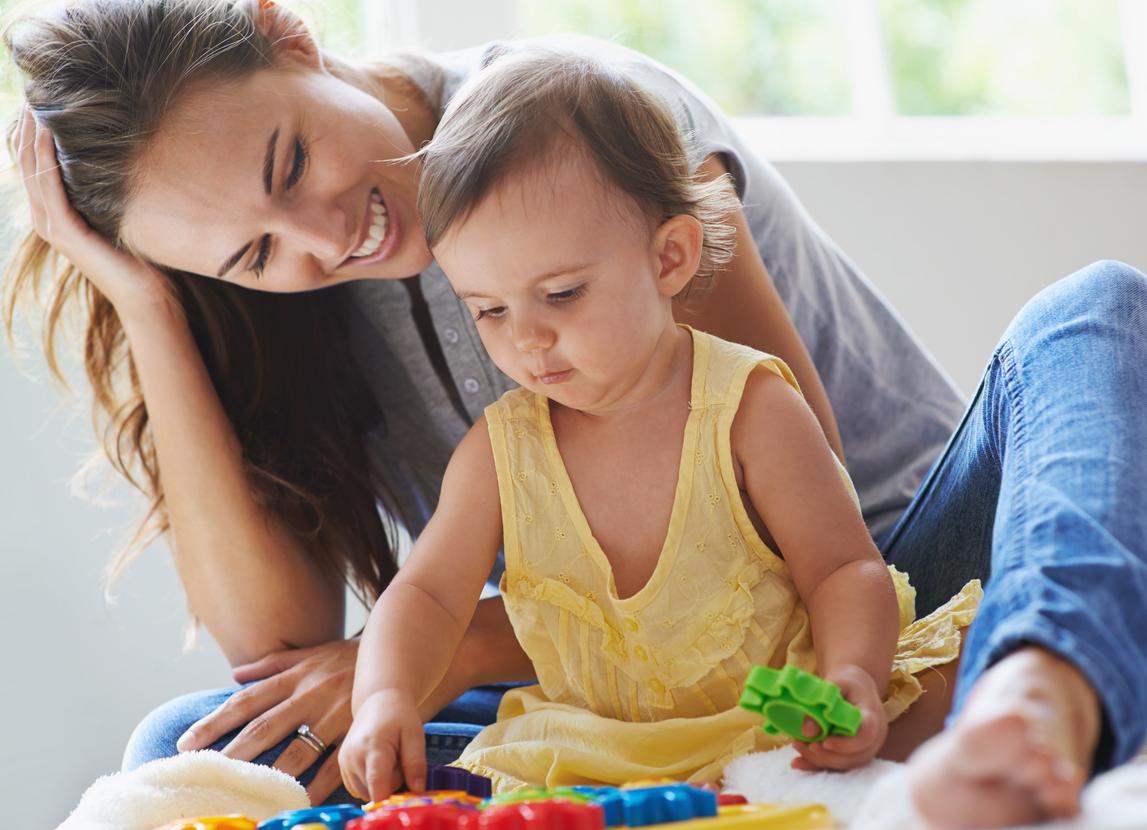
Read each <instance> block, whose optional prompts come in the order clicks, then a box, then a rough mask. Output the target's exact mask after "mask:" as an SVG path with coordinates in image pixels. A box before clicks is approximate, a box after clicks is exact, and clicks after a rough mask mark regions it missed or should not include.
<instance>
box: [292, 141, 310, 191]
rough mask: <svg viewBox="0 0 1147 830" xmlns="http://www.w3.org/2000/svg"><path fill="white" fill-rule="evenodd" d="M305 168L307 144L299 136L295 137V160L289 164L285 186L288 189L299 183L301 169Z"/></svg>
mask: <svg viewBox="0 0 1147 830" xmlns="http://www.w3.org/2000/svg"><path fill="white" fill-rule="evenodd" d="M306 169H307V146H306V145H305V144H303V140H302V139H301V138H296V139H295V160H294V162H293V163H292V164H291V172H290V173H288V174H287V188H288V189H290V188H292V187H294V186H295V185H296V184H298V183H299V179H301V178H302V177H303V171H304V170H306Z"/></svg>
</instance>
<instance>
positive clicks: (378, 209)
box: [351, 192, 390, 259]
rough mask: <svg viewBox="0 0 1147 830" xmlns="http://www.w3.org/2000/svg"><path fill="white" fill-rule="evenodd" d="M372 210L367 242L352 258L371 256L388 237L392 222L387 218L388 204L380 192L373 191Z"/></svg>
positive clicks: (371, 196)
mask: <svg viewBox="0 0 1147 830" xmlns="http://www.w3.org/2000/svg"><path fill="white" fill-rule="evenodd" d="M370 212H371V221H370V230H369V231H368V232H367V235H366V242H364V243H362V247H361V248H359V249H358V250H357V251H355V252H354V253H353V254H351V259H358V258H362V257H367V256H370V255H371V254H373V253H374V252H375V251H377V250H378V246H379V245H381V244H382V240H384V239H386V230H387V228H388V227H389V224H390V223H389V220H388V219H387V218H386V205H385V204H383V201H382V196H380V195H379V194H378V193H374V192H372V193H371V194H370Z"/></svg>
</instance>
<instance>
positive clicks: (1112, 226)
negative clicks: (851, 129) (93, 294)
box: [0, 162, 1147, 827]
mask: <svg viewBox="0 0 1147 830" xmlns="http://www.w3.org/2000/svg"><path fill="white" fill-rule="evenodd" d="M781 170H782V172H783V173H784V174H785V175H786V176H787V177H788V179H789V180H790V182H791V183H792V184H793V186H794V188H795V190H796V191H797V193H798V194H799V195H800V197H801V198H802V199H803V201H804V203H805V205H806V206H807V207H808V209H809V211H810V212H811V213H812V215H813V216H814V217H816V218H817V220H818V221H819V222H820V223H821V224H822V225H823V226H824V227H825V228H826V229H827V230H828V232H829V233H830V234H831V235H832V236H833V237H835V238H836V240H837V241H838V242H839V243H840V244H841V246H842V247H843V248H844V250H845V251H846V252H848V253H849V254H850V255H851V256H852V257H853V259H854V260H855V261H856V262H857V263H858V264H859V265H860V266H861V268H863V269H864V270H865V271H866V272H867V273H868V275H869V276H870V277H871V278H872V279H873V281H874V282H875V283H876V284H877V286H878V287H879V288H880V290H882V291H883V292H884V293H885V294H886V295H887V296H888V297H889V298H890V299H891V300H892V301H893V303H894V304H895V305H896V306H897V307H898V308H899V310H900V311H901V313H902V314H903V315H904V316H905V318H906V319H907V320H908V322H909V324H910V325H911V326H912V328H913V329H914V330H915V331H916V332H917V334H918V335H919V336H920V337H921V339H922V340H923V341H924V343H925V344H926V345H927V346H928V347H929V348H930V349H932V350H933V352H934V353H935V354H936V355H937V356H938V357H939V359H940V361H941V362H942V364H943V365H944V366H945V367H946V368H947V369H948V371H950V372H951V373H952V375H953V377H954V378H955V379H956V381H957V382H958V383H959V385H960V386H961V388H962V389H963V390H964V391H965V392H966V393H968V394H970V393H971V391H972V390H973V389H974V388H975V385H976V383H977V380H978V377H979V373H980V371H981V368H982V366H983V363H984V361H985V360H986V359H987V357H988V356H989V354H990V353H991V350H992V346H993V344H994V343H995V340H996V338H997V336H998V335H999V333H1000V332H1001V331H1002V330H1003V328H1004V326H1005V324H1006V322H1007V320H1008V319H1009V318H1010V317H1011V315H1012V314H1013V313H1014V312H1015V311H1016V310H1017V309H1018V308H1019V307H1020V305H1021V304H1022V303H1023V301H1024V299H1025V298H1026V297H1028V296H1030V295H1031V294H1032V293H1034V292H1035V291H1036V290H1038V289H1039V288H1040V287H1042V286H1043V285H1046V284H1047V283H1048V282H1050V281H1052V280H1053V279H1055V278H1056V277H1057V276H1060V275H1062V274H1065V273H1068V272H1070V271H1072V270H1074V269H1076V268H1078V267H1080V266H1082V265H1084V264H1086V263H1088V262H1090V261H1092V260H1095V259H1099V258H1103V257H1114V258H1120V259H1124V260H1126V261H1128V262H1130V263H1132V264H1133V265H1135V266H1137V267H1138V268H1140V269H1145V268H1147V237H1145V235H1144V233H1143V229H1142V227H1141V224H1142V217H1143V216H1147V165H1143V164H1123V163H1121V164H1110V165H1105V164H1011V163H1008V164H992V163H955V162H949V163H831V164H826V163H813V162H800V163H796V162H792V163H787V164H783V165H781ZM0 402H2V405H0V527H2V528H3V534H2V535H0V562H2V563H3V564H2V568H3V579H0V655H2V656H3V669H2V671H0V713H3V715H2V716H3V718H4V727H3V729H2V730H0V741H2V743H3V748H2V750H0V795H2V799H0V800H2V801H3V803H4V811H5V814H6V815H7V816H8V823H9V825H10V826H12V827H25V826H26V827H48V826H52V825H53V824H54V823H55V822H57V821H58V820H60V819H61V818H62V817H63V816H64V815H65V814H66V813H67V811H68V810H70V809H71V808H72V807H73V806H74V804H75V803H76V801H77V799H78V797H79V795H80V793H81V792H82V791H83V789H84V788H85V787H86V786H87V784H89V783H90V782H91V781H92V780H93V779H94V778H95V777H96V776H97V775H99V774H101V773H105V772H109V771H111V770H113V769H115V768H116V767H117V765H118V763H119V757H120V753H121V751H122V748H123V743H124V741H125V740H126V738H127V735H128V733H129V732H130V730H131V727H132V726H133V724H134V723H135V722H136V721H137V720H138V719H139V718H140V717H142V716H143V714H144V713H146V712H147V711H148V709H149V708H150V707H152V706H153V705H155V704H157V703H159V702H161V701H163V700H165V699H167V698H169V697H173V696H175V695H177V694H179V693H181V692H184V691H188V690H192V689H197V688H206V687H212V686H218V685H225V684H226V683H227V682H228V674H227V670H226V665H225V663H224V661H223V660H222V659H221V658H220V656H219V655H218V653H217V652H216V651H215V650H214V649H213V648H212V647H211V645H210V643H207V644H206V646H205V647H204V648H203V649H201V650H200V651H198V652H196V653H192V654H188V655H181V654H180V644H181V636H182V624H183V619H184V610H183V609H184V605H183V599H182V596H181V594H180V591H179V588H178V587H177V584H176V582H175V579H174V573H173V570H172V567H171V564H170V561H169V559H168V557H167V554H166V553H165V552H164V551H163V550H162V548H158V549H155V550H152V551H149V552H148V553H147V554H146V555H145V556H144V558H143V559H141V560H140V561H139V562H138V563H137V564H136V565H135V566H134V567H133V568H132V569H131V570H130V571H129V572H128V574H127V576H126V577H125V578H124V579H123V580H122V581H121V583H120V588H119V594H120V601H119V604H118V605H117V606H115V607H107V606H105V605H104V604H103V601H102V598H101V589H100V580H101V569H102V566H103V563H104V562H105V560H106V558H107V556H108V554H109V552H110V551H111V550H112V549H113V547H114V545H115V542H116V540H117V538H118V532H117V530H116V528H119V527H122V526H123V525H124V524H125V523H126V522H127V521H128V520H129V518H130V516H131V515H132V513H131V511H130V510H126V509H118V510H100V509H97V508H94V507H92V506H90V505H87V504H85V503H83V502H81V501H78V500H77V499H75V498H73V497H71V496H70V495H69V492H68V487H67V480H68V478H69V476H70V475H71V473H72V471H73V470H74V468H75V465H76V463H77V461H78V459H79V457H80V456H81V455H82V453H83V452H84V451H85V449H86V447H87V446H88V445H89V427H88V424H87V419H86V415H82V416H80V417H77V418H72V419H69V418H68V417H67V415H66V412H65V411H63V410H62V409H61V406H60V404H59V403H58V396H57V394H56V392H55V390H54V389H53V388H52V387H51V386H48V385H45V384H33V383H31V382H29V381H28V380H26V379H25V378H24V377H22V376H20V375H19V374H18V373H17V370H16V368H15V366H14V364H13V358H12V355H11V353H10V352H9V351H8V350H7V349H4V348H0Z"/></svg>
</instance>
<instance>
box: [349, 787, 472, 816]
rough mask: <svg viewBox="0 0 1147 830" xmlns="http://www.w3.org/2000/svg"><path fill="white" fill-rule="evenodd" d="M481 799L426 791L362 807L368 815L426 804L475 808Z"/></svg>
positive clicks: (465, 795) (399, 794)
mask: <svg viewBox="0 0 1147 830" xmlns="http://www.w3.org/2000/svg"><path fill="white" fill-rule="evenodd" d="M481 803H482V799H480V798H478V796H476V795H470V793H467V792H463V791H462V790H433V791H432V790H427V791H426V792H424V793H397V794H395V795H392V796H389V797H388V798H384V799H383V800H382V801H372V802H370V803H369V804H367V805H366V806H365V807H363V809H364V810H366V811H367V812H368V813H369V812H371V811H372V810H385V809H387V808H390V807H425V806H426V805H428V804H454V805H456V806H458V807H470V808H476V807H477V806H478V805H479V804H481Z"/></svg>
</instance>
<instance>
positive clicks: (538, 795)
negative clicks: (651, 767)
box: [488, 784, 717, 827]
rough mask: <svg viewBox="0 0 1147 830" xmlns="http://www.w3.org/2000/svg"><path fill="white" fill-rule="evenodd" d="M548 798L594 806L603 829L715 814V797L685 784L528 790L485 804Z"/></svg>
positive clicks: (662, 822) (536, 800)
mask: <svg viewBox="0 0 1147 830" xmlns="http://www.w3.org/2000/svg"><path fill="white" fill-rule="evenodd" d="M551 799H565V800H567V801H573V802H580V803H590V804H596V805H597V806H598V807H600V808H601V810H602V814H603V817H604V818H605V826H606V827H619V826H621V825H626V826H628V827H646V826H648V825H651V824H665V823H667V822H674V821H689V820H690V819H695V818H708V817H712V816H716V815H717V795H716V793H711V792H709V791H708V790H702V789H700V788H699V787H691V786H689V785H688V784H660V785H658V786H654V787H649V786H644V787H637V788H632V789H631V788H628V787H624V788H620V789H619V788H617V787H584V786H583V787H557V788H554V789H546V788H544V787H531V788H528V789H524V790H517V791H515V792H512V793H506V794H504V795H498V796H495V797H494V798H492V799H490V801H489V802H488V804H491V805H501V804H518V803H536V802H540V801H548V800H551Z"/></svg>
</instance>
